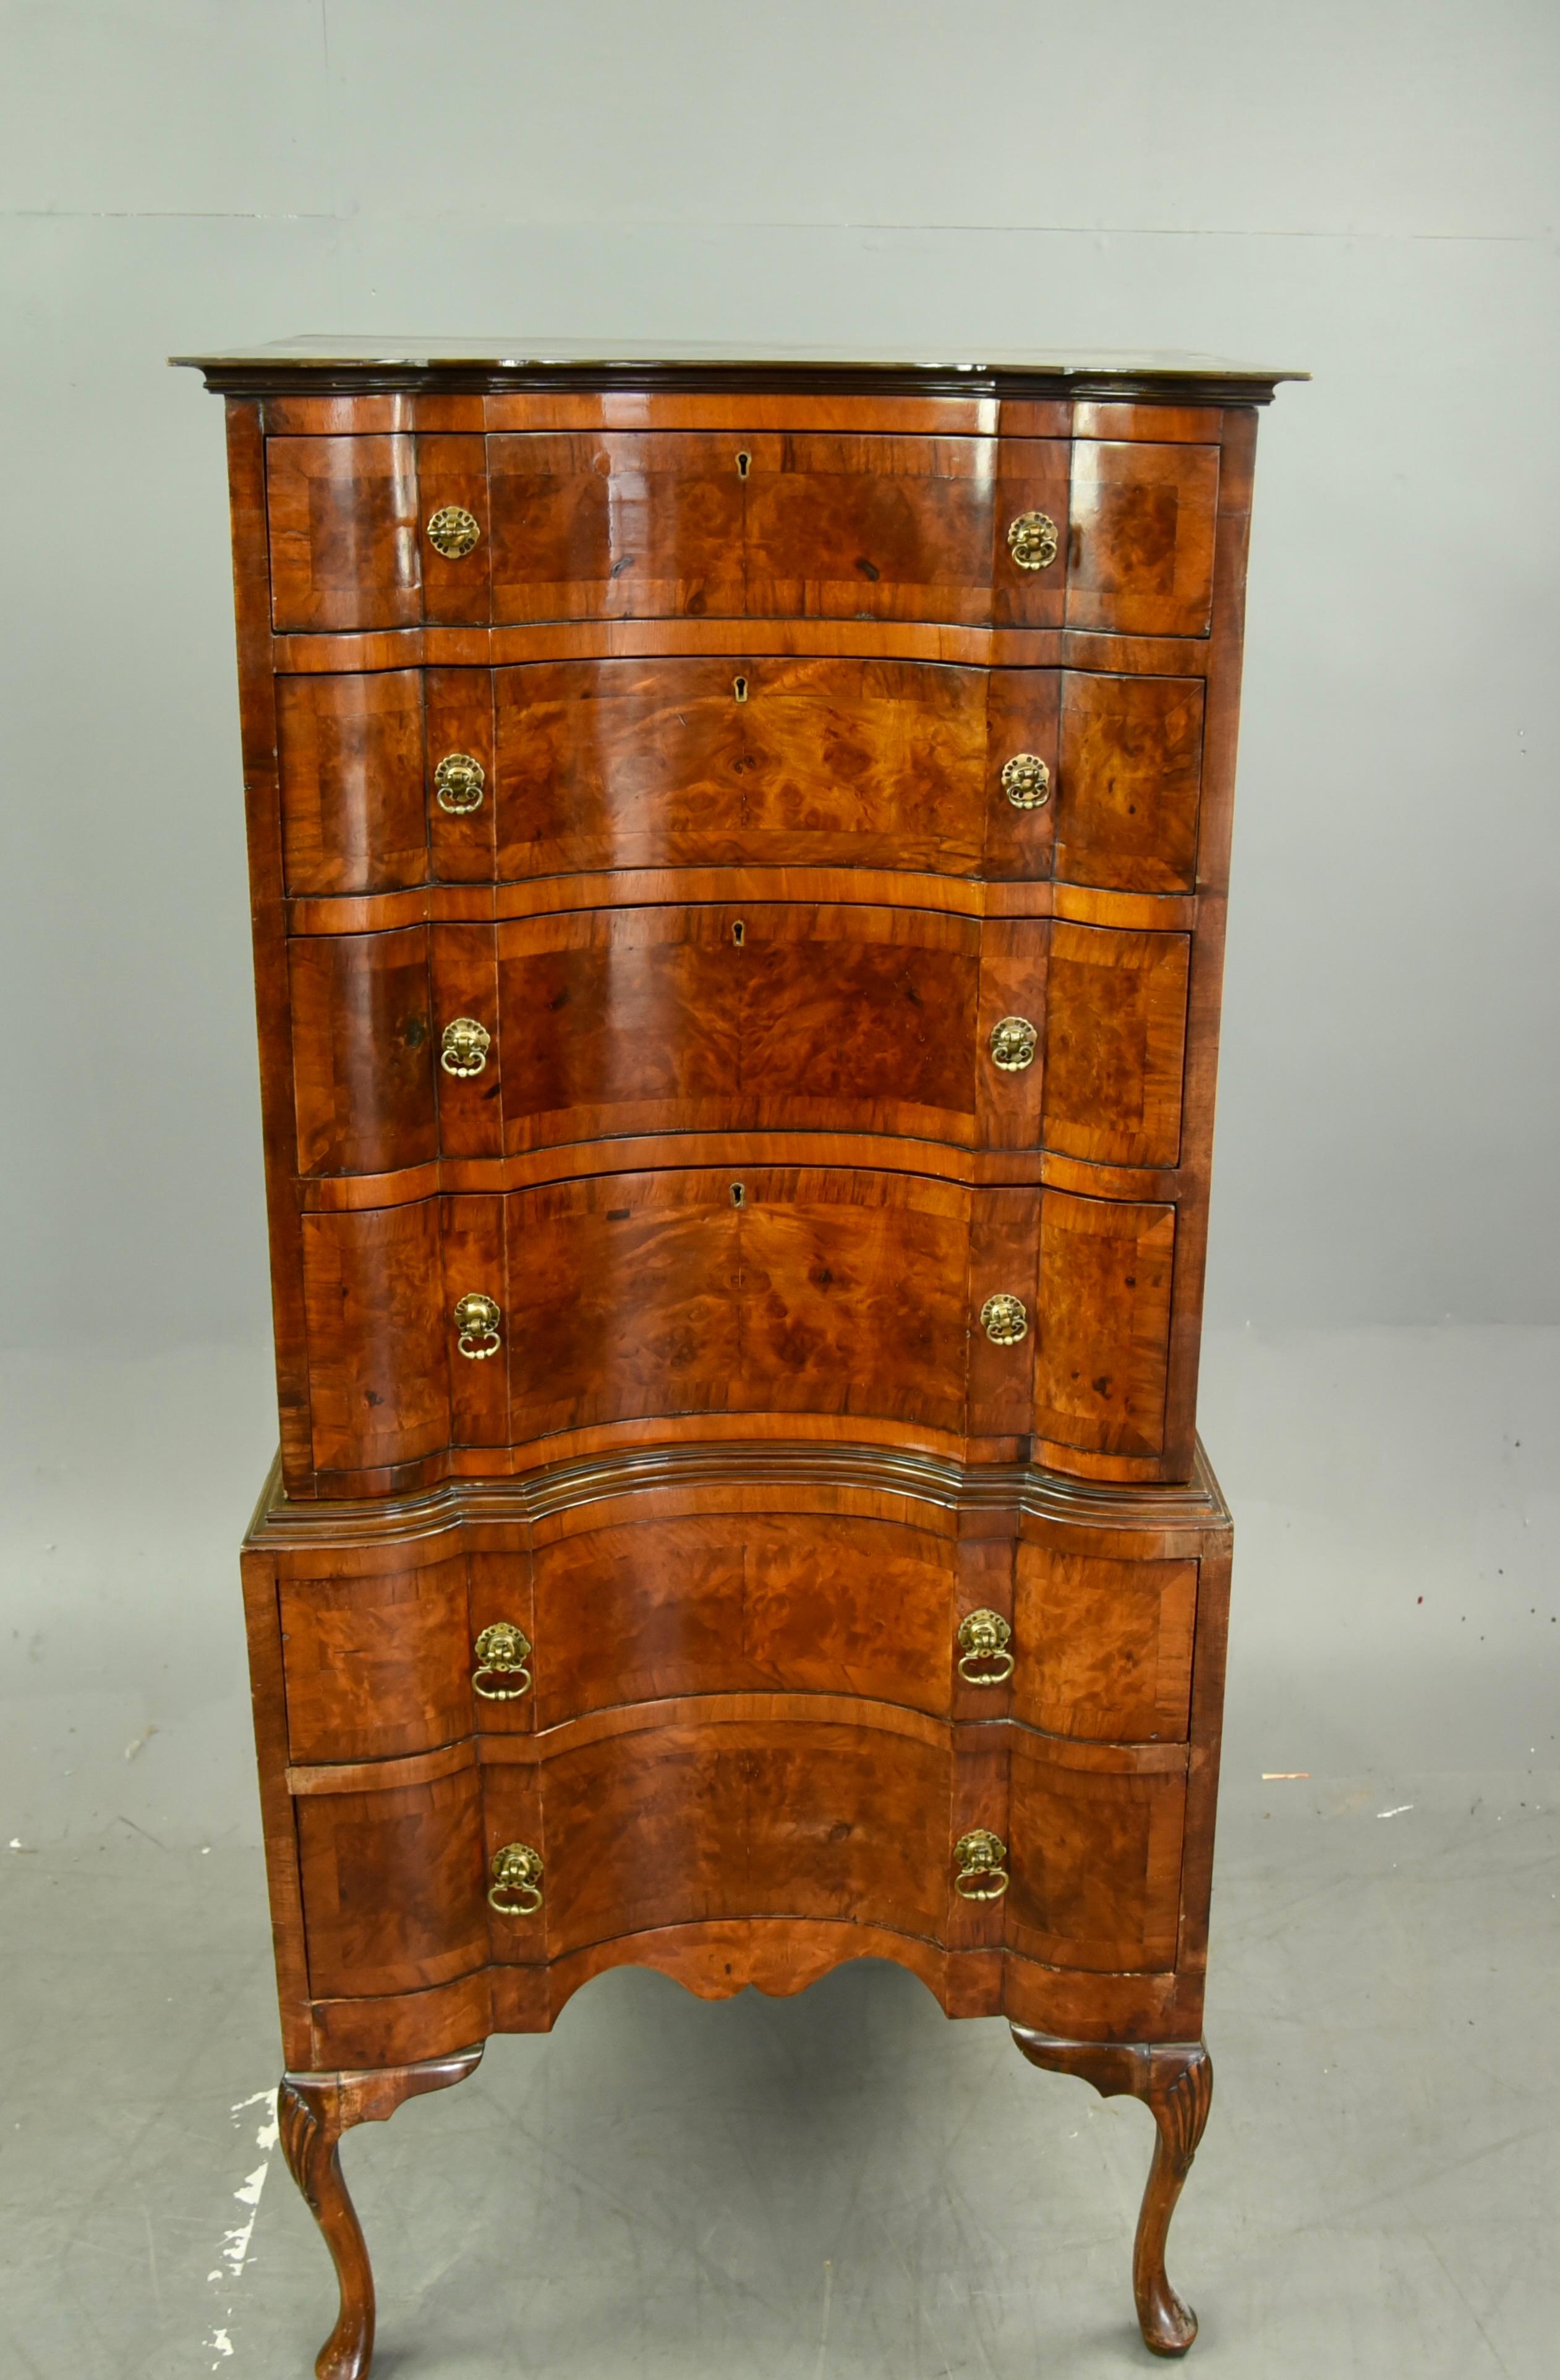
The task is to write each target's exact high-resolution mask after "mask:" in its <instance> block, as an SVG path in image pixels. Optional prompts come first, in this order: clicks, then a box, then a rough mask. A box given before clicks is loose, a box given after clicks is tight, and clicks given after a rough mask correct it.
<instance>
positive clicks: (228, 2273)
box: [206, 2091, 281, 2372]
mask: <svg viewBox="0 0 1560 2380" xmlns="http://www.w3.org/2000/svg"><path fill="white" fill-rule="evenodd" d="M253 2107H263V2108H264V2110H265V2113H264V2115H263V2116H262V2119H261V2122H260V2126H259V2129H258V2130H257V2131H256V2133H255V2136H254V2142H255V2146H256V2148H257V2149H260V2150H262V2152H263V2154H262V2157H261V2161H260V2163H259V2164H258V2165H257V2166H256V2168H255V2169H254V2171H253V2172H252V2173H250V2174H246V2176H245V2177H244V2180H242V2181H241V2182H240V2183H239V2184H238V2189H237V2190H236V2191H235V2192H234V2193H233V2195H234V2197H235V2198H236V2199H237V2200H238V2204H239V2205H240V2206H247V2207H248V2208H249V2215H248V2216H247V2218H246V2219H245V2221H243V2222H242V2223H236V2224H235V2225H234V2226H233V2227H232V2228H231V2229H230V2230H228V2231H225V2232H224V2233H223V2238H222V2247H221V2251H220V2254H221V2258H222V2261H221V2263H220V2264H218V2265H216V2266H215V2267H214V2269H213V2271H211V2272H209V2273H208V2274H207V2275H206V2278H207V2280H208V2281H210V2282H214V2283H217V2284H219V2285H220V2286H222V2287H223V2288H224V2289H227V2290H229V2291H231V2289H233V2286H234V2284H235V2282H237V2281H238V2280H239V2279H240V2278H241V2277H242V2276H243V2270H244V2266H245V2265H247V2264H248V2262H249V2256H250V2246H251V2244H252V2242H253V2240H254V2227H255V2219H256V2217H257V2216H258V2215H259V2213H260V2201H261V2193H262V2191H263V2190H264V2188H265V2177H266V2175H267V2174H268V2173H269V2172H270V2170H271V2159H272V2157H273V2156H274V2154H275V2150H276V2143H277V2141H278V2140H279V2139H280V2137H281V2133H280V2129H279V2127H278V2125H277V2122H276V2094H275V2092H274V2091H254V2092H251V2093H250V2096H249V2097H248V2098H247V2099H240V2100H239V2101H238V2105H237V2106H236V2107H234V2108H233V2109H232V2111H231V2112H232V2116H233V2120H234V2122H235V2123H236V2124H237V2123H240V2122H242V2120H243V2119H244V2118H245V2117H246V2116H247V2115H248V2114H249V2113H250V2109H251V2108H253ZM232 2320H233V2307H232V2305H231V2303H229V2304H227V2305H225V2306H224V2308H223V2320H222V2321H221V2322H216V2323H213V2325H212V2327H211V2330H210V2332H209V2333H208V2335H207V2338H206V2345H207V2347H208V2348H209V2349H210V2350H211V2352H212V2354H213V2357H214V2358H215V2361H214V2362H213V2364H212V2370H213V2372H220V2371H221V2369H222V2366H223V2364H224V2362H225V2361H226V2359H227V2358H228V2357H229V2356H231V2354H232V2353H233V2340H232V2336H231V2333H230V2330H229V2327H228V2325H230V2324H231V2322H232Z"/></svg>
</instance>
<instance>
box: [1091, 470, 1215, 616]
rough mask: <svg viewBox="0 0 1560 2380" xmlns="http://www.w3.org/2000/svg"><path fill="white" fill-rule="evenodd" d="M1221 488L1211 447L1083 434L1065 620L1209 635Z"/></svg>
mask: <svg viewBox="0 0 1560 2380" xmlns="http://www.w3.org/2000/svg"><path fill="white" fill-rule="evenodd" d="M1218 489H1219V450H1218V448H1217V447H1216V446H1173V445H1164V446H1156V445H1145V444H1140V443H1122V444H1116V443H1112V442H1108V441H1106V442H1101V443H1094V442H1091V441H1083V440H1080V441H1079V443H1077V444H1076V445H1075V446H1074V448H1073V450H1072V550H1071V553H1070V555H1069V558H1068V563H1067V625H1068V626H1069V627H1077V628H1108V629H1113V630H1115V632H1116V633H1117V634H1118V635H1126V636H1140V637H1205V636H1206V635H1207V634H1208V630H1209V626H1210V625H1211V620H1212V612H1213V540H1214V524H1215V516H1216V508H1217V504H1218Z"/></svg>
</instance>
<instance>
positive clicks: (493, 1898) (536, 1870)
mask: <svg viewBox="0 0 1560 2380" xmlns="http://www.w3.org/2000/svg"><path fill="white" fill-rule="evenodd" d="M492 1874H493V1882H492V1883H491V1884H490V1885H489V1887H488V1907H489V1908H490V1909H496V1910H497V1912H498V1913H499V1915H500V1917H534V1916H535V1914H536V1913H537V1911H538V1910H539V1909H540V1908H541V1906H542V1853H541V1852H538V1851H533V1850H532V1849H531V1847H530V1844H529V1843H506V1844H505V1846H504V1849H503V1850H502V1851H501V1852H494V1855H493V1870H492Z"/></svg>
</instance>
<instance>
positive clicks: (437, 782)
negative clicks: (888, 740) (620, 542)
mask: <svg viewBox="0 0 1560 2380" xmlns="http://www.w3.org/2000/svg"><path fill="white" fill-rule="evenodd" d="M1004 782H1005V781H1004ZM483 783H485V778H484V776H483V772H482V764H481V761H480V760H473V759H472V758H471V755H470V753H469V752H446V753H445V757H444V759H442V760H441V761H440V763H439V765H438V767H437V768H436V769H435V770H434V771H433V791H434V794H435V795H437V797H438V804H439V807H440V808H441V809H442V810H448V811H449V813H450V815H451V817H452V818H464V817H465V815H466V813H467V811H468V810H480V809H481V806H482V786H483Z"/></svg>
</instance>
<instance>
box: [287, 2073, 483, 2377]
mask: <svg viewBox="0 0 1560 2380" xmlns="http://www.w3.org/2000/svg"><path fill="white" fill-rule="evenodd" d="M481 2055H482V2053H481V2047H480V2046H479V2047H477V2048H475V2049H463V2050H459V2051H457V2053H456V2054H455V2055H454V2056H453V2057H445V2058H427V2059H424V2060H422V2061H420V2063H419V2064H417V2065H414V2066H399V2065H386V2066H384V2067H383V2068H381V2070H379V2071H377V2072H374V2073H368V2074H350V2073H347V2074H294V2073H287V2074H284V2075H283V2077H282V2082H281V2088H280V2089H279V2091H278V2092H277V2094H276V2119H277V2125H278V2128H279V2131H280V2133H281V2142H282V2155H283V2156H284V2157H285V2158H286V2164H287V2170H288V2172H289V2173H290V2174H291V2175H292V2178H293V2180H294V2181H295V2182H297V2184H298V2187H299V2191H300V2192H302V2195H303V2198H304V2202H305V2204H307V2206H308V2207H309V2210H310V2212H311V2215H312V2216H313V2217H314V2220H315V2221H316V2223H318V2225H319V2227H320V2232H321V2236H322V2237H323V2240H324V2242H325V2245H326V2247H327V2248H328V2249H329V2250H330V2253H331V2262H332V2264H333V2265H335V2277H336V2281H337V2284H338V2286H339V2289H340V2292H341V2304H340V2311H339V2313H337V2316H336V2320H335V2326H334V2328H333V2329H332V2331H331V2334H330V2337H329V2338H327V2339H326V2341H325V2343H324V2345H323V2347H322V2348H321V2350H320V2352H319V2355H318V2357H317V2358H316V2360H315V2364H314V2370H315V2374H316V2375H317V2380H367V2375H368V2371H369V2366H370V2364H371V2362H372V2359H373V2334H374V2295H373V2274H372V2269H371V2267H370V2265H369V2254H368V2250H367V2248H366V2247H365V2245H364V2243H363V2235H362V2231H361V2229H360V2227H359V2223H358V2216H357V2211H356V2209H355V2208H354V2206H353V2204H352V2201H351V2198H350V2197H349V2196H348V2194H347V2184H346V2181H345V2180H344V2179H343V2176H342V2171H341V2154H340V2146H341V2136H342V2134H343V2133H344V2132H345V2131H348V2130H349V2128H350V2127H351V2126H352V2125H354V2124H366V2123H381V2124H382V2123H384V2122H386V2121H387V2120H388V2119H389V2118H390V2117H391V2116H393V2115H394V2114H395V2112H396V2108H397V2107H402V2106H403V2105H404V2104H405V2102H406V2101H407V2100H408V2099H413V2098H416V2097H418V2096H419V2095H420V2094H421V2093H423V2092H425V2091H443V2090H445V2089H447V2088H448V2086H449V2084H450V2083H459V2082H461V2081H463V2080H464V2078H465V2077H466V2076H467V2075H468V2074H469V2073H470V2072H471V2071H472V2070H473V2069H474V2068H475V2067H476V2066H477V2065H478V2064H479V2062H480V2061H481Z"/></svg>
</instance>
